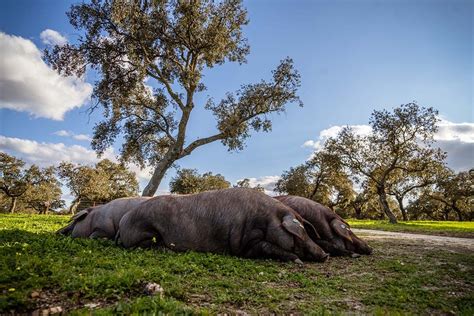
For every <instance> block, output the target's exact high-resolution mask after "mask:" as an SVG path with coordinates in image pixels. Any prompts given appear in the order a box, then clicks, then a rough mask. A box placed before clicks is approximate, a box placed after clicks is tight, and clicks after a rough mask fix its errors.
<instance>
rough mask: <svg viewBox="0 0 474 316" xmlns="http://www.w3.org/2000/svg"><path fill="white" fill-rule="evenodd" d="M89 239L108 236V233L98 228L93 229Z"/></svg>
mask: <svg viewBox="0 0 474 316" xmlns="http://www.w3.org/2000/svg"><path fill="white" fill-rule="evenodd" d="M89 238H90V239H98V238H108V235H107V234H106V233H105V232H104V231H103V230H100V229H96V230H94V232H93V233H92V234H90V235H89Z"/></svg>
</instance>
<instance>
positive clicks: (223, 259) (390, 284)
mask: <svg viewBox="0 0 474 316" xmlns="http://www.w3.org/2000/svg"><path fill="white" fill-rule="evenodd" d="M68 219H69V217H67V216H58V215H42V216H39V215H36V216H27V215H0V257H1V258H2V260H0V293H1V294H0V312H2V313H8V312H9V311H10V310H11V309H13V310H15V311H16V312H26V311H32V310H35V309H36V308H37V307H38V306H47V305H50V306H51V305H52V306H57V305H60V306H62V307H63V309H65V310H66V311H67V312H68V313H70V312H74V313H78V314H89V310H88V309H87V308H86V307H85V306H84V304H86V303H100V305H99V307H98V308H97V309H95V310H94V311H93V312H94V314H99V315H101V314H107V315H111V314H143V313H160V312H163V313H170V314H176V313H213V314H215V313H218V312H220V313H223V312H228V313H237V312H238V311H246V312H248V313H251V314H267V313H277V314H285V313H290V312H291V313H301V314H309V313H318V314H319V313H321V314H327V313H335V314H340V313H342V314H346V313H356V314H357V313H361V314H377V313H381V314H425V313H430V314H446V313H454V314H466V315H468V314H472V312H473V309H474V306H473V301H474V300H473V298H474V297H473V294H472V293H473V283H474V273H473V272H474V271H473V267H474V255H473V254H472V253H468V252H467V253H464V252H460V251H459V250H458V249H447V248H446V246H439V247H436V246H430V247H426V248H425V247H423V246H421V245H420V244H418V243H414V242H410V241H403V242H399V241H394V240H372V241H370V244H371V246H373V247H374V249H375V253H374V255H372V256H364V257H361V258H358V259H351V258H331V259H330V260H329V261H328V262H327V263H324V264H321V263H314V264H313V263H311V264H310V263H308V264H305V265H304V266H303V267H300V266H297V265H294V264H290V263H281V262H277V261H271V260H247V259H241V258H236V257H230V256H224V255H215V254H204V253H195V252H187V253H172V252H163V251H158V250H143V249H135V250H124V249H122V248H119V247H116V246H115V245H114V244H113V242H109V241H104V240H89V239H71V238H69V237H64V236H58V235H55V234H54V233H53V232H54V231H55V230H56V229H58V228H59V227H61V226H62V225H64V224H66V223H67V221H68ZM391 227H393V226H391ZM471 229H472V228H471ZM147 282H156V283H159V284H160V285H161V286H162V287H163V288H164V298H163V299H160V298H159V297H153V296H146V295H145V294H144V293H143V289H144V284H145V283H147ZM33 291H37V292H39V293H40V294H41V295H42V296H40V297H39V298H36V299H33V298H30V294H31V293H32V292H33Z"/></svg>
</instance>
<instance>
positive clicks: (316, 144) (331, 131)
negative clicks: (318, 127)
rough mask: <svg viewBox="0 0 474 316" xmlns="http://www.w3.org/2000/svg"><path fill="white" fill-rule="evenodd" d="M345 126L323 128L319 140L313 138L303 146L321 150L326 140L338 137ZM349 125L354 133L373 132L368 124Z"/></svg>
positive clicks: (365, 133)
mask: <svg viewBox="0 0 474 316" xmlns="http://www.w3.org/2000/svg"><path fill="white" fill-rule="evenodd" d="M344 127H345V126H337V125H336V126H331V127H330V128H327V129H323V130H322V131H321V132H320V133H319V137H318V139H317V140H311V139H310V140H307V141H305V142H304V143H303V145H302V147H306V148H311V149H313V150H315V151H318V150H321V149H322V147H323V146H324V143H325V142H326V140H328V139H329V138H331V137H336V136H337V134H339V132H340V131H342V129H343V128H344ZM349 127H351V128H352V129H353V130H354V133H356V134H357V135H361V136H364V135H369V134H370V133H371V132H372V128H371V127H370V126H368V125H350V126H349Z"/></svg>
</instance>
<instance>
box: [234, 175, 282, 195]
mask: <svg viewBox="0 0 474 316" xmlns="http://www.w3.org/2000/svg"><path fill="white" fill-rule="evenodd" d="M247 179H249V185H250V187H252V188H253V187H256V186H257V185H261V186H262V187H263V188H264V189H265V193H266V194H268V195H272V196H273V195H275V192H274V190H275V185H276V183H277V181H278V180H280V177H279V176H263V177H259V178H247ZM241 180H243V179H239V180H237V182H238V181H241Z"/></svg>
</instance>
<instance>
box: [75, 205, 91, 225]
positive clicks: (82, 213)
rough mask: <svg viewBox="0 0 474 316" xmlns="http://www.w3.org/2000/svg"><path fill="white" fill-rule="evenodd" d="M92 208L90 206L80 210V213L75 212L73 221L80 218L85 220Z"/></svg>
mask: <svg viewBox="0 0 474 316" xmlns="http://www.w3.org/2000/svg"><path fill="white" fill-rule="evenodd" d="M91 209H92V208H88V209H85V210H82V211H80V212H79V213H76V214H74V216H73V217H72V218H71V222H72V221H76V222H78V221H80V220H83V219H84V218H85V217H86V216H87V215H88V214H89V212H90V210H91Z"/></svg>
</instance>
